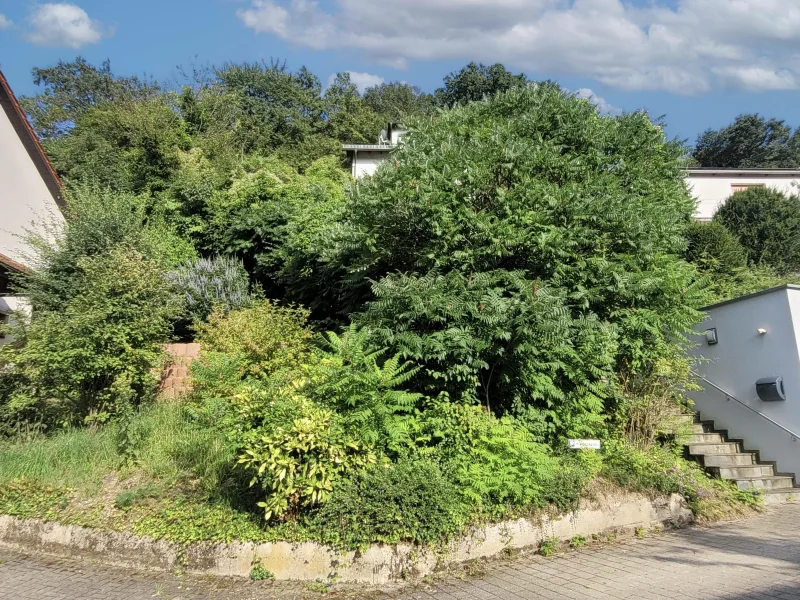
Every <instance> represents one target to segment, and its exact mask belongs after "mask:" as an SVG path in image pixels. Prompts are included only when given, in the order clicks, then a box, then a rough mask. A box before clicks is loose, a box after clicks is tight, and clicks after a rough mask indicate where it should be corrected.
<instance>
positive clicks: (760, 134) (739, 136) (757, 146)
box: [693, 114, 800, 169]
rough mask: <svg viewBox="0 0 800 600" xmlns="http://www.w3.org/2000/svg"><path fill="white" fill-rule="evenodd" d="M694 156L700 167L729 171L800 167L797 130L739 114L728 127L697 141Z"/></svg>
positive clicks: (708, 132)
mask: <svg viewBox="0 0 800 600" xmlns="http://www.w3.org/2000/svg"><path fill="white" fill-rule="evenodd" d="M693 157H694V158H695V160H696V161H697V162H698V163H699V165H700V166H701V167H720V168H731V169H753V168H762V169H766V168H784V169H791V168H797V167H800V131H795V132H794V134H793V133H792V128H791V127H789V126H788V125H786V124H785V123H784V122H783V121H780V120H778V119H769V120H767V119H765V118H764V117H762V116H761V115H758V114H746V115H739V116H738V117H736V120H735V121H734V122H733V123H732V124H731V125H728V126H727V127H723V128H722V129H719V130H716V131H715V130H712V129H709V130H707V131H705V132H704V133H703V134H702V135H700V136H699V137H698V138H697V145H696V147H695V149H694V152H693Z"/></svg>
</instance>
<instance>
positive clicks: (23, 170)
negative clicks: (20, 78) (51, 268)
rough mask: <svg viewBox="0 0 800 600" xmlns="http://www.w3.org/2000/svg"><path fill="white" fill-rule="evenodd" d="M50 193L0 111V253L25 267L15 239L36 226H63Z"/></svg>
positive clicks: (19, 243) (22, 249)
mask: <svg viewBox="0 0 800 600" xmlns="http://www.w3.org/2000/svg"><path fill="white" fill-rule="evenodd" d="M63 221H64V218H63V216H62V214H61V212H60V211H59V210H58V207H57V206H56V204H55V202H54V201H53V197H52V195H51V194H50V191H49V190H48V189H47V186H46V185H45V183H44V181H43V180H42V177H41V175H40V174H39V171H38V170H37V169H36V165H34V163H33V161H32V160H31V158H30V156H29V155H28V152H27V151H26V150H25V147H24V146H23V145H22V142H21V141H20V139H19V137H18V136H17V133H16V131H15V130H14V127H13V125H12V124H11V121H9V119H8V116H7V115H6V113H5V111H4V110H3V109H1V108H0V253H2V254H5V255H6V256H8V257H9V258H11V259H13V260H15V261H17V262H21V263H23V264H25V263H26V260H25V255H26V254H27V252H26V248H25V245H24V243H23V241H22V240H21V239H20V238H19V237H18V236H19V235H22V234H24V232H25V230H26V229H37V230H39V231H41V232H42V233H45V230H44V229H38V228H35V227H32V225H33V223H34V222H37V223H63Z"/></svg>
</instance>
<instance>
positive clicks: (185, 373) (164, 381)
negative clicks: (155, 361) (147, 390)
mask: <svg viewBox="0 0 800 600" xmlns="http://www.w3.org/2000/svg"><path fill="white" fill-rule="evenodd" d="M165 350H166V352H167V355H168V356H169V361H168V362H167V365H166V367H165V368H164V372H163V373H162V375H161V384H160V386H159V391H158V395H159V397H160V398H162V399H164V400H174V399H175V398H178V397H180V396H181V395H183V394H185V393H186V392H188V391H189V390H191V385H190V382H189V365H191V364H192V361H193V360H194V359H196V358H197V357H199V356H200V344H167V345H166V347H165Z"/></svg>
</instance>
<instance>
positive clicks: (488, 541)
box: [0, 494, 693, 585]
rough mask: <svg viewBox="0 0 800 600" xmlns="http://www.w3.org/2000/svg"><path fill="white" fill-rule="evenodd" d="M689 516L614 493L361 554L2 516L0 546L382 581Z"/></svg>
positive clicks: (225, 570)
mask: <svg viewBox="0 0 800 600" xmlns="http://www.w3.org/2000/svg"><path fill="white" fill-rule="evenodd" d="M692 521H693V515H692V512H691V511H690V510H689V509H688V507H687V506H686V503H685V501H684V500H683V498H681V497H680V496H678V495H675V494H673V495H672V496H670V497H662V498H657V499H655V500H653V499H650V498H647V497H645V496H642V495H640V494H614V495H613V496H608V497H605V498H602V499H598V500H596V501H595V502H592V503H589V502H584V503H583V505H582V506H581V508H580V509H579V510H577V511H576V512H574V513H570V514H567V515H562V516H559V517H557V518H548V517H542V518H541V519H538V520H531V519H517V520H513V521H506V522H503V523H497V524H492V525H487V526H485V527H480V528H475V529H473V530H472V531H470V532H469V533H468V534H467V535H465V536H463V537H461V538H458V539H456V540H453V541H452V542H451V543H449V544H447V545H446V546H445V547H443V548H437V549H432V548H419V547H416V546H413V545H411V544H397V545H396V546H388V545H383V544H373V545H371V546H370V547H369V548H368V549H367V550H366V551H365V552H363V553H361V552H344V553H339V552H336V551H334V550H333V549H331V548H330V547H327V546H323V545H321V544H317V543H313V542H303V543H291V542H274V543H265V544H254V543H232V544H194V545H191V546H188V547H187V548H182V547H180V546H178V545H175V544H171V543H168V542H165V541H163V540H160V541H154V540H151V539H148V538H141V537H136V536H134V535H132V534H126V533H116V532H107V531H100V530H96V529H89V528H86V527H78V526H74V525H62V524H60V523H46V522H43V521H40V520H21V519H16V518H12V517H7V516H0V545H3V546H7V547H13V548H18V547H23V548H26V549H31V550H36V551H39V552H44V553H50V554H59V555H64V554H67V555H70V556H80V557H84V558H89V559H92V560H97V561H99V562H102V563H108V564H114V565H119V566H124V567H128V568H135V569H155V570H173V569H177V568H181V569H184V570H186V571H189V572H192V573H208V574H212V575H218V576H242V577H247V576H248V575H249V573H250V569H251V568H252V564H253V561H254V559H256V558H258V559H260V560H261V563H262V564H263V566H264V568H266V569H268V570H269V571H271V572H272V573H273V574H274V575H275V578H276V579H292V580H306V581H316V580H320V579H321V580H328V579H332V578H334V577H335V578H336V580H338V581H341V582H349V583H369V584H373V585H380V584H385V583H388V582H391V581H396V580H399V579H408V578H409V577H423V576H425V575H428V574H430V573H432V572H434V571H436V570H438V569H441V568H443V567H445V566H447V565H449V564H454V563H460V562H464V561H469V560H473V559H475V558H483V557H490V556H494V555H496V554H499V553H500V552H502V551H503V550H505V549H506V548H525V547H531V546H538V545H539V544H540V543H541V542H542V540H544V539H546V538H553V537H556V538H559V539H561V540H569V539H571V538H572V537H574V536H576V535H583V536H586V537H588V536H591V535H592V534H605V533H611V532H614V533H620V532H624V531H628V530H633V529H635V528H637V527H644V528H651V527H653V526H656V525H663V524H667V523H679V524H686V523H689V522H692Z"/></svg>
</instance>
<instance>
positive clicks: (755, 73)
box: [712, 67, 797, 92]
mask: <svg viewBox="0 0 800 600" xmlns="http://www.w3.org/2000/svg"><path fill="white" fill-rule="evenodd" d="M712 70H713V72H714V74H715V75H717V77H719V79H720V81H721V82H723V83H725V84H727V85H729V86H730V87H736V88H742V89H745V90H749V91H753V92H761V91H769V90H794V89H797V78H796V77H795V76H794V74H793V73H792V72H790V71H788V70H785V69H783V70H780V71H775V70H774V69H762V68H761V67H722V68H718V69H712Z"/></svg>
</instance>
